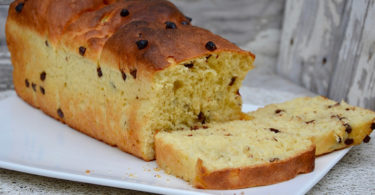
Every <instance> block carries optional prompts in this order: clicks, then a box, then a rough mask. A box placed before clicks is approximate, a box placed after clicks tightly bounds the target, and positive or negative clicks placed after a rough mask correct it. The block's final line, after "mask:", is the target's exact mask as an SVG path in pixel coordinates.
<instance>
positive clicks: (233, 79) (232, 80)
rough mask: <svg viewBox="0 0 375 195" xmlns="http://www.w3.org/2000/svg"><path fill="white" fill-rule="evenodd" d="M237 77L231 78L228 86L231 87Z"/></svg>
mask: <svg viewBox="0 0 375 195" xmlns="http://www.w3.org/2000/svg"><path fill="white" fill-rule="evenodd" d="M236 79H237V77H232V78H231V80H230V83H229V86H232V85H233V84H234V82H236Z"/></svg>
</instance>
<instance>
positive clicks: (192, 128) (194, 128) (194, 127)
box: [190, 125, 199, 130]
mask: <svg viewBox="0 0 375 195" xmlns="http://www.w3.org/2000/svg"><path fill="white" fill-rule="evenodd" d="M197 129H199V126H197V125H196V126H193V127H190V130H197Z"/></svg>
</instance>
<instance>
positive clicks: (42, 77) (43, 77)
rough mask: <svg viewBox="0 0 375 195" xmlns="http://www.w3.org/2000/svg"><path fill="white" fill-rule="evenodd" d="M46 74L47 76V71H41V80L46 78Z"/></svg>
mask: <svg viewBox="0 0 375 195" xmlns="http://www.w3.org/2000/svg"><path fill="white" fill-rule="evenodd" d="M46 76H47V73H46V72H45V71H43V72H41V73H40V80H41V81H44V80H46Z"/></svg>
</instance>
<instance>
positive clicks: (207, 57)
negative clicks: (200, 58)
mask: <svg viewBox="0 0 375 195" xmlns="http://www.w3.org/2000/svg"><path fill="white" fill-rule="evenodd" d="M211 56H212V55H211V54H210V55H208V56H206V62H207V60H208V59H210V57H211Z"/></svg>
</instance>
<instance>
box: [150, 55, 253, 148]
mask: <svg viewBox="0 0 375 195" xmlns="http://www.w3.org/2000/svg"><path fill="white" fill-rule="evenodd" d="M253 60H254V58H253V56H251V55H247V54H243V53H236V52H218V53H211V54H208V55H205V56H202V57H199V58H195V59H192V60H188V61H184V62H182V63H179V64H172V65H171V66H170V68H168V69H166V70H163V71H160V72H158V73H157V74H156V75H155V76H154V87H153V91H154V95H155V96H154V97H153V98H152V100H153V103H154V104H153V105H154V106H153V109H152V111H151V113H152V114H151V116H150V126H149V127H150V128H149V130H150V131H153V132H152V133H150V134H149V135H150V138H149V141H150V142H149V145H150V147H149V148H150V149H151V150H150V152H152V153H153V150H152V148H153V145H154V140H153V136H154V133H155V132H156V131H172V130H182V129H197V128H199V127H203V126H205V124H207V123H210V122H224V121H230V120H236V119H237V120H238V119H241V117H242V115H243V113H242V112H241V106H242V99H241V95H240V94H239V88H240V86H241V84H242V81H243V79H244V78H245V76H246V74H247V72H248V71H249V70H251V69H252V68H253V66H252V62H253ZM171 62H172V63H173V61H171ZM151 136H152V137H151Z"/></svg>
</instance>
